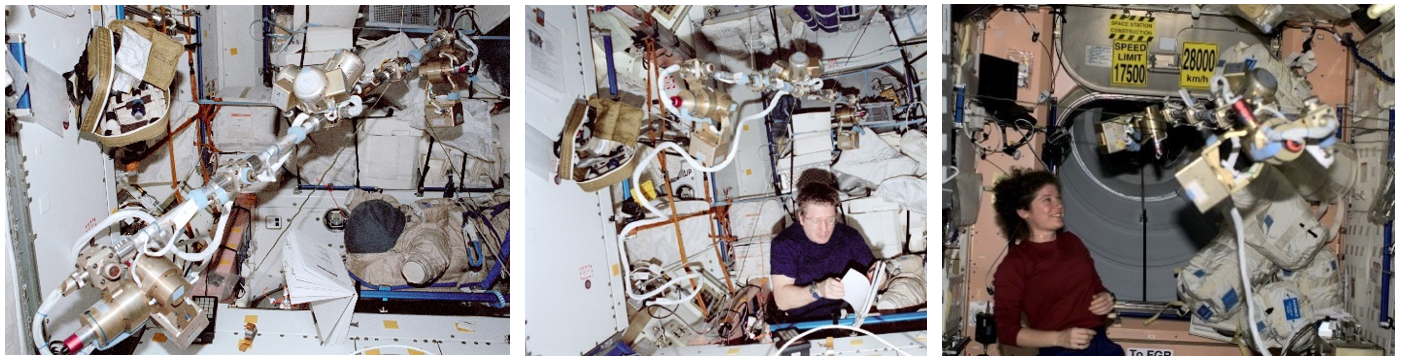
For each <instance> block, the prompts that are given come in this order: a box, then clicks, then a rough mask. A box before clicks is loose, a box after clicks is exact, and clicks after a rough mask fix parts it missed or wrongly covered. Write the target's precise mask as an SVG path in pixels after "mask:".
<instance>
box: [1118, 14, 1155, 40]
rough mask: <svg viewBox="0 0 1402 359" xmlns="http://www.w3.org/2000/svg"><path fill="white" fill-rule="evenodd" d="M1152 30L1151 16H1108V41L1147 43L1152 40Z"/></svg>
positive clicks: (1152, 19)
mask: <svg viewBox="0 0 1402 359" xmlns="http://www.w3.org/2000/svg"><path fill="white" fill-rule="evenodd" d="M1154 30H1155V26H1154V17H1152V16H1135V15H1128V14H1111V15H1110V39H1113V40H1122V41H1134V42H1149V41H1153V40H1154Z"/></svg>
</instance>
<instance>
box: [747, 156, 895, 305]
mask: <svg viewBox="0 0 1402 359" xmlns="http://www.w3.org/2000/svg"><path fill="white" fill-rule="evenodd" d="M796 202H798V223H795V224H793V225H790V226H789V227H788V228H785V229H784V230H783V231H782V232H780V233H779V235H778V236H777V237H775V238H774V243H773V245H772V247H771V251H770V257H769V263H770V266H771V268H772V270H771V273H770V274H771V275H770V277H771V278H770V281H771V282H772V284H773V288H774V301H773V302H774V305H775V307H776V308H778V309H779V310H781V311H783V312H784V314H786V316H787V319H788V321H797V320H811V319H827V318H831V317H832V314H833V313H834V312H837V311H839V310H841V309H842V303H843V301H842V296H843V294H844V292H843V285H842V281H841V280H840V278H842V276H843V274H844V273H845V272H847V269H849V268H850V269H856V270H858V271H860V272H862V273H866V271H867V269H869V268H870V267H871V264H872V262H874V261H875V260H876V259H875V257H874V256H872V253H871V247H868V246H867V243H866V240H865V239H863V238H862V235H861V233H858V232H857V230H856V229H853V228H852V227H848V226H847V225H846V224H842V223H841V222H840V221H839V218H840V217H841V215H840V214H838V213H837V206H838V196H837V190H836V189H834V188H832V186H831V185H828V184H825V183H810V184H807V185H805V186H803V187H802V188H800V189H799V192H798V198H797V200H796Z"/></svg>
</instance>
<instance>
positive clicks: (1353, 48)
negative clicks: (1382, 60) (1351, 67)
mask: <svg viewBox="0 0 1402 359" xmlns="http://www.w3.org/2000/svg"><path fill="white" fill-rule="evenodd" d="M1352 35H1353V34H1344V36H1343V38H1342V39H1343V40H1342V41H1343V43H1344V46H1347V47H1348V49H1349V52H1350V53H1352V54H1353V58H1354V59H1357V60H1358V62H1361V63H1363V64H1364V65H1368V68H1371V69H1373V72H1374V73H1377V74H1378V77H1379V78H1382V79H1383V81H1387V83H1395V82H1394V80H1393V78H1392V76H1390V75H1388V74H1387V73H1385V72H1383V69H1382V68H1379V67H1378V65H1377V64H1374V63H1373V62H1372V61H1369V60H1368V59H1367V58H1364V57H1363V55H1361V54H1359V53H1358V43H1357V42H1354V41H1353V36H1352ZM1335 36H1336V37H1337V36H1338V35H1337V34H1335Z"/></svg>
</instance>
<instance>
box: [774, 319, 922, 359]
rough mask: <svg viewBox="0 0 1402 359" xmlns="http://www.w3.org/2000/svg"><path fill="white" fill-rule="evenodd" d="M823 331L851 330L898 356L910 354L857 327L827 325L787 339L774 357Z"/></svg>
mask: <svg viewBox="0 0 1402 359" xmlns="http://www.w3.org/2000/svg"><path fill="white" fill-rule="evenodd" d="M824 329H847V330H851V331H854V332H858V333H862V334H866V335H867V336H870V337H871V338H872V339H876V341H878V342H881V344H886V346H887V347H890V348H891V349H892V350H895V351H896V353H898V354H900V355H904V356H911V355H910V353H906V352H905V351H904V350H901V348H898V347H896V346H895V345H893V344H891V342H888V341H886V339H881V337H879V336H877V335H876V334H872V333H871V332H869V331H866V330H865V329H862V328H857V327H853V326H847V325H838V324H829V325H824V326H821V327H817V328H813V329H809V330H808V331H806V332H803V333H802V334H799V335H798V336H795V337H793V339H789V341H788V342H786V343H784V346H781V347H779V350H778V351H776V352H774V356H779V355H783V353H784V349H788V348H789V346H790V345H793V343H794V342H796V341H798V340H799V339H801V338H803V337H804V336H807V335H809V334H813V333H814V332H817V331H819V330H824Z"/></svg>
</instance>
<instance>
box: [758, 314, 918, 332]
mask: <svg viewBox="0 0 1402 359" xmlns="http://www.w3.org/2000/svg"><path fill="white" fill-rule="evenodd" d="M929 313H930V312H914V313H898V314H887V315H876V316H870V317H867V319H866V321H864V322H862V324H877V323H899V322H911V321H917V320H919V321H923V320H925V319H926V318H928V317H929ZM856 321H857V318H843V319H840V320H838V321H837V324H839V325H852V323H855V322H856ZM829 324H833V323H832V321H831V320H815V321H811V322H798V323H784V324H770V325H769V331H771V332H773V331H780V330H784V329H798V330H809V329H813V328H817V327H821V326H824V325H829Z"/></svg>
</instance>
